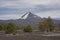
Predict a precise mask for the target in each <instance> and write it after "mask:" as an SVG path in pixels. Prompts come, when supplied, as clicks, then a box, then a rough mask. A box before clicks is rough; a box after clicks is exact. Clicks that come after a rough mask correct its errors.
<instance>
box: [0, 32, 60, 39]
mask: <svg viewBox="0 0 60 40" xmlns="http://www.w3.org/2000/svg"><path fill="white" fill-rule="evenodd" d="M56 34H57V33H56ZM59 34H60V33H59ZM42 35H48V34H46V33H41V32H32V33H24V32H18V33H17V34H16V35H11V34H5V33H4V32H0V40H60V35H59V36H42Z"/></svg>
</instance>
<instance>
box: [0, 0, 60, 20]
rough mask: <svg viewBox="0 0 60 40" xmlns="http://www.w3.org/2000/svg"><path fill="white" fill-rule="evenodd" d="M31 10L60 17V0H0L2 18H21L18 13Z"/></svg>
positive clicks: (41, 14)
mask: <svg viewBox="0 0 60 40" xmlns="http://www.w3.org/2000/svg"><path fill="white" fill-rule="evenodd" d="M29 11H30V12H32V13H34V14H40V15H39V16H41V17H47V16H51V17H52V18H55V17H56V18H59V17H60V12H59V11H60V0H0V18H1V19H4V17H5V18H6V19H8V17H9V18H10V19H12V18H19V17H20V16H18V15H22V14H24V13H26V12H29ZM57 13H58V14H57ZM10 16H11V17H10Z"/></svg>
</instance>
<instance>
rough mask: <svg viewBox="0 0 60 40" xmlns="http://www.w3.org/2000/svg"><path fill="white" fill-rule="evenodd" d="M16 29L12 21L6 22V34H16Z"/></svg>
mask: <svg viewBox="0 0 60 40" xmlns="http://www.w3.org/2000/svg"><path fill="white" fill-rule="evenodd" d="M16 32H17V30H16V28H15V25H14V24H13V23H11V22H10V23H8V25H7V27H6V30H5V33H6V34H16Z"/></svg>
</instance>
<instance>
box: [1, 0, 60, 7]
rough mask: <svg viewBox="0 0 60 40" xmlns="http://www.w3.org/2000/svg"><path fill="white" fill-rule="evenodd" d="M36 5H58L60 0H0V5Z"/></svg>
mask: <svg viewBox="0 0 60 40" xmlns="http://www.w3.org/2000/svg"><path fill="white" fill-rule="evenodd" d="M36 5H60V0H0V7H34V6H36Z"/></svg>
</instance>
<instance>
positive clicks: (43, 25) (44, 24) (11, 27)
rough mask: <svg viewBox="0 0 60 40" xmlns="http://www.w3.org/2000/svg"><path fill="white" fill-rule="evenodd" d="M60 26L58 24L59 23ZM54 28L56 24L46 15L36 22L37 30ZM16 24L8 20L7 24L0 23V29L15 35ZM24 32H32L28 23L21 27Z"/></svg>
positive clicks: (48, 30) (50, 30) (51, 29)
mask: <svg viewBox="0 0 60 40" xmlns="http://www.w3.org/2000/svg"><path fill="white" fill-rule="evenodd" d="M59 26H60V24H59ZM55 29H56V26H55V24H54V22H53V20H52V19H51V18H50V17H48V18H47V19H46V20H42V21H41V22H39V24H38V30H40V32H45V31H46V32H53V31H54V30H55ZM17 30H18V29H17V26H16V25H15V24H14V23H12V22H10V23H8V24H0V31H5V33H6V34H13V35H15V34H16V33H17ZM23 31H24V32H33V28H32V27H31V26H30V25H27V26H24V27H23Z"/></svg>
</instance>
